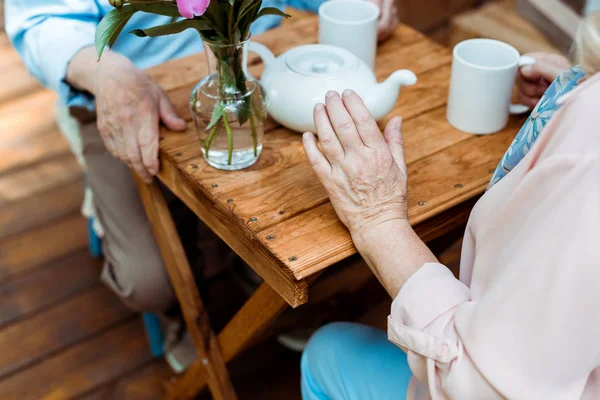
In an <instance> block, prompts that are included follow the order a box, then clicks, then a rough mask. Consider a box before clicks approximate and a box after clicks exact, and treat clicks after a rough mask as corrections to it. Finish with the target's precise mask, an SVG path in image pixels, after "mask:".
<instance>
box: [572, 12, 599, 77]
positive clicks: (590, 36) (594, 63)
mask: <svg viewBox="0 0 600 400" xmlns="http://www.w3.org/2000/svg"><path fill="white" fill-rule="evenodd" d="M575 57H576V60H577V63H578V64H579V65H581V67H582V68H583V70H584V71H585V73H586V74H587V75H588V76H591V75H594V74H595V73H596V72H600V11H598V12H594V13H592V14H590V15H588V16H587V17H585V18H584V19H583V21H582V22H581V25H580V26H579V29H578V31H577V36H576V38H575Z"/></svg>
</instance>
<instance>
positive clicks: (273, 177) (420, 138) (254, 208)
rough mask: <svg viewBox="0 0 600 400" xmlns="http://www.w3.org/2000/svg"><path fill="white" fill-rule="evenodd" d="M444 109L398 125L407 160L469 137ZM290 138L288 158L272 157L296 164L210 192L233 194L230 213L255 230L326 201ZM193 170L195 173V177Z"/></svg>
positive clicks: (220, 198)
mask: <svg viewBox="0 0 600 400" xmlns="http://www.w3.org/2000/svg"><path fill="white" fill-rule="evenodd" d="M445 112H446V111H445V108H444V107H439V108H437V109H435V110H434V111H432V112H431V113H427V114H422V115H421V116H419V117H417V118H413V119H409V120H408V121H406V123H405V125H404V129H403V130H404V132H405V134H404V137H405V148H406V157H407V162H408V163H412V162H415V161H417V160H419V159H421V158H423V157H426V156H428V155H430V154H433V153H435V152H438V151H441V150H443V149H445V148H448V147H450V146H453V145H456V144H457V143H459V142H460V141H463V140H467V139H469V138H472V136H471V135H468V134H465V133H462V132H459V131H457V130H455V129H454V128H452V127H451V126H450V125H449V124H448V123H447V122H446V120H445ZM292 139H293V141H292V140H290V142H289V145H290V147H291V148H293V149H295V150H296V151H298V154H297V155H293V156H290V157H289V158H287V157H286V156H285V155H287V154H289V153H290V151H287V152H285V153H284V150H283V149H281V150H279V156H280V157H278V158H277V160H285V161H286V162H288V160H289V159H292V160H294V159H296V160H298V161H299V162H298V163H297V164H296V165H293V166H290V167H287V165H286V163H285V162H284V163H281V164H278V163H274V164H273V165H272V166H269V167H268V169H272V170H273V171H278V173H273V174H264V175H263V174H261V175H256V176H255V178H256V179H252V178H245V177H244V178H242V176H243V175H248V173H247V172H241V173H240V174H239V177H240V179H239V180H238V181H237V182H236V183H235V185H234V187H233V188H228V187H227V186H226V185H223V184H222V183H221V180H216V181H215V182H219V183H218V184H219V187H218V188H216V189H215V190H214V191H213V192H212V193H213V195H215V197H216V198H217V200H218V201H220V202H226V201H227V199H228V198H230V199H232V202H231V204H230V205H231V212H232V213H233V214H234V215H235V216H236V217H237V218H239V220H240V221H243V223H245V224H247V226H248V227H249V228H250V229H251V230H252V232H254V233H255V234H259V233H261V232H262V231H264V230H265V229H267V228H268V227H270V226H273V225H275V224H278V223H280V222H282V221H285V220H287V219H289V218H291V217H293V216H294V215H297V214H300V213H302V212H304V211H306V210H309V209H311V208H313V207H316V206H318V205H320V204H323V203H325V202H327V201H328V197H327V193H326V192H325V190H324V189H323V187H322V185H321V183H320V181H319V180H318V179H317V178H316V176H315V175H314V173H313V170H312V167H311V166H310V165H309V163H308V162H307V161H306V159H305V156H304V152H303V150H302V149H301V145H300V138H299V136H297V135H295V136H293V138H292ZM296 142H297V143H296ZM284 154H285V155H284ZM283 166H286V167H287V168H282V167H283ZM258 168H260V167H258ZM260 171H261V172H262V171H264V170H262V169H261V170H260ZM197 174H198V173H197V172H196V173H194V177H196V176H197ZM282 211H283V214H282V213H281V212H282ZM252 218H256V219H252ZM251 219H252V220H251ZM261 236H265V235H262V234H261Z"/></svg>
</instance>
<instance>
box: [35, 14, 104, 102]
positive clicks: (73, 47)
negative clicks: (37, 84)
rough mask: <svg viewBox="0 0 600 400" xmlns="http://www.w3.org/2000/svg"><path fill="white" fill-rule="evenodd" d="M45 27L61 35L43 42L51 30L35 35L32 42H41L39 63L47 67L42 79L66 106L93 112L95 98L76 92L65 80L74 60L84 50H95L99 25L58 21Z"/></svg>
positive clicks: (64, 20) (48, 23)
mask: <svg viewBox="0 0 600 400" xmlns="http://www.w3.org/2000/svg"><path fill="white" fill-rule="evenodd" d="M44 27H45V28H48V29H50V30H52V31H53V35H56V34H57V33H58V32H60V34H59V36H58V37H56V36H52V37H51V38H44V36H47V31H48V29H43V30H42V29H40V30H39V31H37V32H36V34H34V36H37V37H34V38H32V39H34V40H36V41H38V52H39V54H38V57H39V60H40V62H44V63H46V66H45V68H43V77H42V79H43V81H45V82H44V83H45V84H46V86H48V87H50V88H51V89H53V90H55V91H56V92H57V93H58V95H59V98H60V100H61V102H62V103H63V104H65V105H67V106H80V107H86V108H88V109H93V107H94V100H93V96H92V95H91V94H89V93H86V92H83V91H81V90H78V89H75V88H74V87H72V86H71V85H69V84H68V83H67V82H66V81H65V79H66V76H67V69H68V67H69V63H70V62H71V60H72V59H73V57H75V55H76V54H77V53H78V52H79V51H80V50H81V49H83V48H85V47H89V46H94V35H95V30H96V25H95V24H91V23H88V22H82V21H71V20H67V19H62V18H56V19H52V20H49V21H47V22H46V24H44ZM40 36H41V37H40Z"/></svg>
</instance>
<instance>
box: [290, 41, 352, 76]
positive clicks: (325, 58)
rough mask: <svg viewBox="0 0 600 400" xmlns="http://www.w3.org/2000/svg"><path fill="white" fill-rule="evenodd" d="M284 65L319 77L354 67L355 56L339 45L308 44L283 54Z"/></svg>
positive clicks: (301, 72)
mask: <svg viewBox="0 0 600 400" xmlns="http://www.w3.org/2000/svg"><path fill="white" fill-rule="evenodd" d="M284 59H285V64H286V66H287V67H288V68H289V69H291V70H292V71H294V72H296V73H298V74H301V75H306V76H313V77H321V76H330V75H335V74H336V73H339V72H341V71H344V70H352V69H354V68H356V66H357V64H358V61H357V59H356V56H354V55H353V54H352V53H350V52H349V51H347V50H344V49H342V48H339V47H334V46H329V45H322V44H310V45H304V46H300V47H296V48H294V49H292V50H289V51H288V52H286V53H285V55H284Z"/></svg>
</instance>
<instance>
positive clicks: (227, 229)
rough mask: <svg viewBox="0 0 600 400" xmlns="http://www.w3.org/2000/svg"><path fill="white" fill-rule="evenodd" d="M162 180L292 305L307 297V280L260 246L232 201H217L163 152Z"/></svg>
mask: <svg viewBox="0 0 600 400" xmlns="http://www.w3.org/2000/svg"><path fill="white" fill-rule="evenodd" d="M159 177H160V180H161V181H162V182H163V183H164V184H165V185H166V186H167V187H168V188H169V190H171V191H172V192H173V193H174V194H175V195H176V196H177V197H178V198H179V199H181V200H182V201H183V202H184V203H185V204H186V205H187V206H188V207H189V208H190V209H191V210H192V211H194V213H195V214H196V215H197V216H198V217H199V218H200V219H201V220H202V221H203V222H204V223H205V224H206V225H207V226H208V227H209V228H210V229H211V230H212V231H213V232H215V233H216V234H217V235H218V236H219V237H220V238H221V239H223V241H224V242H225V243H227V245H228V246H229V247H231V249H232V250H234V251H235V252H236V253H237V254H238V255H240V257H242V259H244V261H246V262H247V263H248V264H249V265H251V266H252V267H253V268H254V270H255V271H256V273H258V274H259V275H260V276H261V277H262V278H263V279H264V280H265V281H266V282H268V283H269V284H270V285H271V286H272V287H273V288H276V290H277V293H279V295H280V296H281V297H283V298H284V299H285V300H286V301H287V302H288V304H290V305H291V306H292V307H297V306H299V305H301V304H304V303H306V301H307V290H308V286H307V284H306V282H297V281H296V280H295V279H294V277H293V275H292V274H291V273H290V272H289V271H288V270H287V269H286V268H282V263H281V262H280V261H279V260H277V259H276V258H274V257H273V255H272V254H271V253H270V252H268V251H267V250H266V249H265V248H264V247H263V246H260V242H258V241H257V240H256V239H255V238H254V237H253V234H252V232H251V231H250V230H249V229H248V227H247V226H245V225H242V226H240V224H239V223H238V221H237V218H235V216H234V215H233V214H232V213H231V211H230V209H231V208H230V206H233V204H227V203H226V204H219V203H217V202H215V200H214V197H213V196H212V195H211V193H210V192H206V191H205V190H204V188H202V187H200V186H199V185H197V184H196V183H194V182H192V181H190V180H189V178H188V177H186V176H185V175H183V174H182V173H181V171H180V170H179V169H177V168H176V167H175V166H174V165H173V164H172V163H171V162H170V161H169V160H167V159H166V158H165V157H164V154H161V170H160V172H159Z"/></svg>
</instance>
